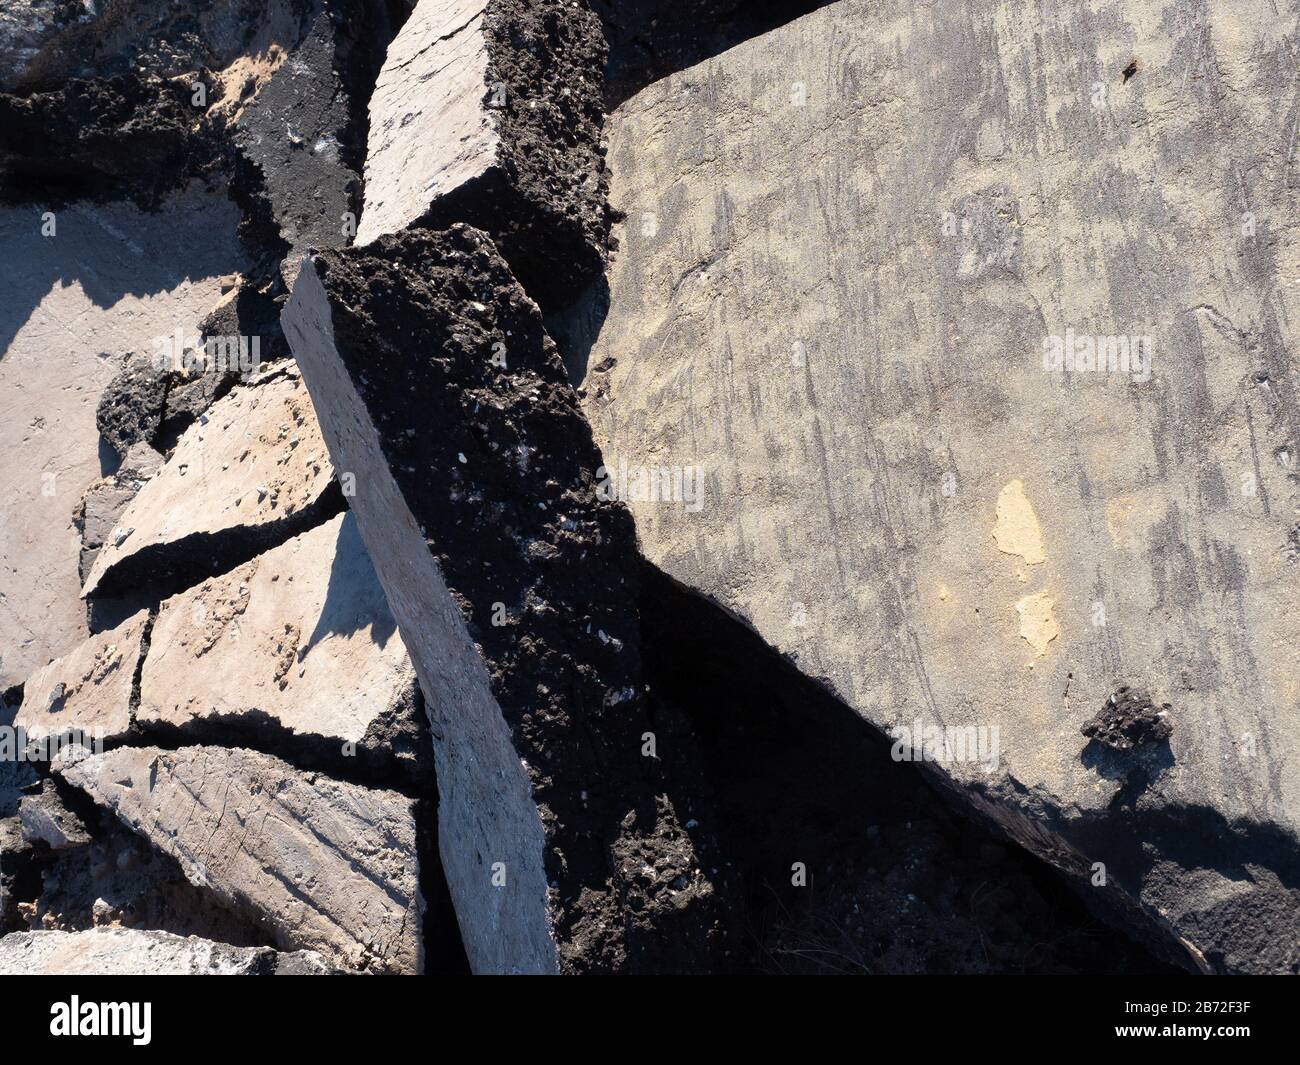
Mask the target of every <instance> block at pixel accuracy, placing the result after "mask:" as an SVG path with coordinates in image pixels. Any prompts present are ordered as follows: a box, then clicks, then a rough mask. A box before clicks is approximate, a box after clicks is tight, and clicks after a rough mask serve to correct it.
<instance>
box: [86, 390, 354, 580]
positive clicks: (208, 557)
mask: <svg viewBox="0 0 1300 1065" xmlns="http://www.w3.org/2000/svg"><path fill="white" fill-rule="evenodd" d="M332 478H333V469H332V468H331V466H330V464H329V458H328V454H327V452H326V449H325V443H324V441H323V440H322V439H321V436H320V429H319V427H318V426H317V424H316V416H315V414H314V413H313V412H312V408H311V401H310V399H309V398H308V396H307V390H306V389H305V388H304V387H303V384H302V379H301V377H300V375H299V374H298V372H297V370H296V368H294V367H293V366H284V367H280V368H277V369H273V370H269V371H267V372H265V373H264V374H262V375H259V377H257V378H255V379H254V380H253V381H252V382H250V383H249V385H248V386H247V387H243V388H239V389H236V390H235V391H234V392H232V393H231V394H230V395H228V396H226V397H225V398H224V399H222V400H220V401H219V402H218V403H216V404H214V405H213V406H212V407H211V408H210V409H209V411H208V413H207V414H206V415H205V416H204V417H202V418H200V420H199V422H198V423H197V424H195V425H193V426H191V427H190V428H189V429H188V430H187V431H186V432H185V434H184V435H183V436H182V437H181V439H180V441H179V442H178V443H177V445H176V448H175V450H174V451H173V452H172V454H171V456H170V458H169V459H168V460H167V462H166V464H165V465H164V466H163V468H162V469H161V470H160V471H159V472H158V474H157V475H156V476H154V477H153V478H152V479H151V480H150V481H148V482H147V483H146V484H145V485H144V487H143V488H141V490H140V491H139V492H138V493H137V494H136V496H135V498H134V499H132V500H131V502H130V504H129V505H128V506H127V508H126V509H125V510H124V511H123V512H122V515H121V517H120V518H119V520H118V524H117V527H116V528H115V530H114V532H113V534H112V536H111V537H110V539H109V541H108V542H107V543H105V544H104V546H103V548H102V549H101V550H100V552H99V556H98V557H97V558H96V559H95V564H94V566H93V567H92V568H91V571H90V574H89V576H88V577H87V578H86V584H85V587H84V588H83V590H82V594H83V595H86V596H91V595H113V594H118V593H120V592H122V591H124V590H126V589H130V588H133V587H136V586H149V585H152V586H157V587H161V588H163V589H164V590H167V591H172V590H175V589H177V588H183V587H186V586H187V585H189V584H191V583H194V582H195V581H196V580H201V579H203V578H204V577H206V576H209V575H210V574H212V573H220V572H222V571H223V570H225V569H228V568H229V567H230V566H232V565H236V564H238V563H240V562H243V561H245V560H246V559H248V558H249V557H251V556H253V555H255V554H257V553H259V552H261V551H264V550H266V549H267V548H269V547H272V546H274V545H275V544H277V543H281V542H283V541H284V540H286V539H288V538H289V537H291V536H294V535H296V534H297V533H299V532H301V531H302V530H304V529H307V528H310V527H312V526H313V525H316V524H318V523H319V522H320V521H322V520H323V519H324V518H327V517H329V516H330V514H332V513H334V512H336V511H337V510H338V509H340V507H341V505H342V498H341V496H340V494H339V491H338V488H337V486H335V485H333V480H332Z"/></svg>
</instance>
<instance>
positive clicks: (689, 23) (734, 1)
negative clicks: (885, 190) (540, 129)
mask: <svg viewBox="0 0 1300 1065" xmlns="http://www.w3.org/2000/svg"><path fill="white" fill-rule="evenodd" d="M830 2H831V0H590V3H591V7H592V9H593V10H594V11H595V12H596V14H598V15H599V16H600V20H601V22H602V23H603V24H604V27H605V39H606V40H607V41H608V42H609V62H608V64H607V65H606V67H605V104H606V106H607V107H608V108H609V110H611V111H612V110H613V109H614V108H615V107H617V106H618V105H619V104H620V103H622V102H623V101H624V100H626V99H627V98H628V97H629V96H632V95H634V94H635V93H637V92H639V91H640V90H641V89H644V88H645V87H646V86H647V85H649V84H650V83H651V82H653V81H658V80H659V79H660V78H664V77H667V76H668V75H669V74H672V73H674V72H675V71H678V70H684V69H685V68H686V67H689V66H694V65H695V64H696V63H701V62H703V61H704V60H706V59H708V58H710V57H711V56H715V55H717V54H718V53H720V52H725V51H726V50H727V49H728V48H733V47H735V46H736V45H738V44H740V43H741V42H742V41H746V40H748V39H749V38H751V37H757V36H758V35H759V34H762V33H767V32H768V31H769V30H774V29H776V28H777V27H778V26H783V25H785V23H787V22H790V21H791V20H793V19H796V18H799V16H801V15H806V14H808V13H809V12H810V11H816V10H817V9H818V8H819V7H825V6H826V5H827V4H828V3H830Z"/></svg>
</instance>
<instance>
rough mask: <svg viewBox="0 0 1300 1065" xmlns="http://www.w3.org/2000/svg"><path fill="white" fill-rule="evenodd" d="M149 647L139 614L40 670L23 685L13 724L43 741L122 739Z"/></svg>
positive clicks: (144, 621)
mask: <svg viewBox="0 0 1300 1065" xmlns="http://www.w3.org/2000/svg"><path fill="white" fill-rule="evenodd" d="M148 643H149V614H148V612H146V611H143V610H142V611H140V612H139V613H138V614H136V615H134V616H133V617H131V618H128V619H127V620H126V621H124V622H123V623H122V624H121V625H119V626H117V628H114V629H109V630H108V631H107V632H101V633H98V634H97V635H95V636H92V637H90V639H88V640H86V641H85V642H84V643H82V644H80V645H79V646H77V647H76V648H74V649H73V650H72V651H70V652H68V654H66V655H64V656H63V657H62V658H56V659H55V660H54V661H53V662H51V663H49V665H47V666H44V667H42V668H41V669H38V670H37V671H36V672H35V673H33V674H32V675H31V677H29V678H28V679H27V683H26V684H24V685H23V701H22V705H21V706H20V707H19V708H18V713H17V715H16V716H15V717H14V726H15V727H16V728H21V729H22V730H23V731H24V733H25V734H26V736H27V738H28V739H29V740H34V741H39V742H41V743H45V742H46V741H62V740H65V739H67V740H75V741H79V742H82V743H84V744H86V745H87V746H89V744H90V742H91V741H102V742H109V741H112V740H119V739H121V738H122V737H124V736H125V735H126V733H127V731H128V730H129V729H130V727H131V699H132V693H133V685H134V684H135V679H136V671H137V669H138V668H139V665H140V659H141V657H142V656H143V655H144V652H145V649H146V648H147V647H148Z"/></svg>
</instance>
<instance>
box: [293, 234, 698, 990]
mask: <svg viewBox="0 0 1300 1065" xmlns="http://www.w3.org/2000/svg"><path fill="white" fill-rule="evenodd" d="M283 324H284V329H285V335H286V337H288V339H289V343H290V346H291V347H292V349H293V352H294V356H295V358H296V359H297V360H298V363H299V365H300V366H302V368H303V376H304V378H305V379H306V380H307V382H308V386H309V388H310V389H311V392H312V399H313V402H314V404H315V407H316V410H317V411H318V413H319V414H320V417H321V427H322V431H323V432H324V433H325V436H326V439H327V441H328V442H329V445H330V453H331V456H332V457H333V459H334V461H335V464H336V466H337V467H338V468H339V469H340V470H341V471H346V472H347V473H351V474H354V475H355V479H356V496H355V498H353V499H352V500H351V506H352V511H353V513H355V514H356V516H357V524H358V527H359V528H360V530H361V535H362V537H363V538H364V539H365V541H366V546H367V547H368V549H369V551H370V555H371V558H372V559H373V560H374V564H375V570H376V572H377V573H378V574H379V578H380V581H381V582H382V583H383V585H384V589H385V591H386V592H387V594H388V601H389V604H390V606H391V607H392V610H393V614H394V616H395V617H396V618H397V620H398V624H399V625H400V626H401V629H402V632H403V635H404V638H405V639H406V641H407V647H408V649H409V650H410V653H411V657H412V660H413V661H414V663H415V668H416V672H417V673H418V675H419V677H420V682H421V685H422V687H423V689H424V695H425V704H426V706H427V707H428V708H429V713H430V721H431V726H432V732H433V740H434V750H435V755H436V765H437V775H438V785H439V793H440V802H439V805H438V818H439V821H438V823H439V832H438V839H439V845H440V848H441V853H442V859H443V866H444V869H445V871H446V875H447V881H448V884H449V887H450V890H451V895H452V898H453V901H454V902H455V904H456V911H457V915H458V919H459V922H460V927H461V932H462V936H463V939H464V943H465V949H466V953H467V954H468V957H469V961H470V965H471V968H472V969H473V970H474V971H475V972H512V971H513V972H555V971H557V970H560V971H565V972H586V971H632V972H637V971H682V970H686V971H694V970H699V969H701V968H707V967H708V966H709V964H710V956H711V953H712V952H714V951H715V950H716V949H717V940H718V939H719V938H720V937H719V934H718V929H717V925H718V922H719V916H720V915H719V913H718V905H717V898H716V895H715V891H714V887H713V883H712V882H711V880H710V879H709V874H708V873H706V869H705V868H702V859H700V857H699V856H698V854H697V851H696V840H697V838H705V837H704V834H703V833H702V832H699V831H698V830H697V831H696V832H695V834H694V836H692V835H690V834H688V832H687V831H686V829H684V828H683V827H682V826H683V825H685V824H686V823H687V822H689V821H692V820H693V819H694V815H695V814H696V812H697V811H696V810H695V809H693V803H694V798H693V796H692V795H691V794H690V791H689V789H686V790H684V789H682V788H680V787H678V786H677V782H676V780H675V778H674V776H673V773H674V771H675V767H676V766H677V765H679V764H680V763H681V762H682V761H684V760H686V759H687V758H688V757H689V753H688V752H687V751H678V750H674V751H673V752H671V754H669V753H668V752H665V756H664V758H663V759H662V762H661V761H660V760H659V759H657V758H651V757H646V756H644V752H643V745H644V744H645V743H646V739H645V736H646V733H647V732H649V731H650V730H651V729H652V728H653V727H654V726H653V725H652V719H651V716H650V713H649V711H648V709H647V705H646V701H645V697H644V693H643V685H642V683H641V666H640V625H639V617H638V614H637V607H636V604H637V594H636V589H637V581H638V571H637V566H638V558H637V554H636V550H635V539H634V533H633V529H632V525H631V522H630V521H629V520H628V515H627V512H626V510H625V509H624V508H623V507H620V506H618V505H617V504H613V503H610V502H606V501H601V500H599V499H598V497H597V494H596V491H595V489H596V485H595V480H594V467H595V466H596V465H598V463H599V456H598V455H597V453H596V450H595V448H594V447H593V446H592V441H591V432H590V429H589V428H588V426H587V424H586V422H585V421H584V420H583V418H582V415H581V413H580V412H579V410H578V407H577V400H576V397H575V396H574V394H573V391H572V389H571V388H570V386H569V385H568V383H567V381H566V380H565V376H564V368H563V366H562V364H561V362H560V360H559V356H558V354H557V352H556V350H555V347H554V345H553V344H552V343H551V341H550V339H549V338H548V337H547V336H546V334H545V332H544V330H543V328H542V320H541V314H540V312H539V311H538V309H537V306H536V304H535V303H533V302H532V300H530V299H529V298H528V297H527V296H526V295H525V293H524V291H523V289H522V288H521V287H520V286H519V284H518V282H516V281H515V279H514V277H513V276H512V275H511V273H510V271H509V269H508V268H507V267H506V264H505V263H504V262H503V260H502V259H501V257H500V255H499V254H498V253H497V250H496V248H495V247H494V245H493V244H492V241H491V240H490V239H489V238H488V237H487V235H486V234H484V233H482V232H481V231H478V230H475V229H472V228H470V227H467V226H455V227H453V228H452V229H450V230H447V231H443V232H437V231H430V230H418V231H409V232H406V233H403V234H401V235H399V236H397V237H384V238H380V240H379V241H377V242H376V243H375V244H374V245H372V246H370V247H367V248H364V249H349V250H347V251H343V252H325V253H322V254H320V255H318V256H316V257H315V258H314V259H309V260H307V261H306V262H304V264H303V268H302V272H301V273H300V274H299V276H298V279H297V281H296V283H295V285H294V290H293V294H292V296H291V298H290V300H289V303H288V305H287V307H286V309H285V313H284V316H283ZM494 352H495V353H496V354H498V355H499V356H501V358H500V359H499V361H497V362H494V361H493V358H492V357H493V355H494ZM684 742H685V741H684Z"/></svg>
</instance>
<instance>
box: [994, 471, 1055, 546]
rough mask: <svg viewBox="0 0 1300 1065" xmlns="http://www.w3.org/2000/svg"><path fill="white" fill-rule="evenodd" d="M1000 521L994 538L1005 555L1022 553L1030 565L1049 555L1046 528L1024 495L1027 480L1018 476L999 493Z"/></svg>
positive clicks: (998, 518) (998, 519) (998, 510)
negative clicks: (1041, 525)
mask: <svg viewBox="0 0 1300 1065" xmlns="http://www.w3.org/2000/svg"><path fill="white" fill-rule="evenodd" d="M997 515H998V517H997V523H996V524H995V525H994V526H993V539H994V541H995V542H996V543H997V545H998V550H999V551H1001V552H1002V553H1003V554H1005V555H1019V556H1020V557H1021V558H1023V559H1024V560H1025V562H1026V563H1028V564H1029V565H1031V566H1037V565H1040V564H1041V563H1042V562H1044V561H1046V559H1047V552H1046V551H1044V550H1043V531H1042V529H1041V528H1039V525H1038V516H1037V515H1036V514H1034V508H1033V507H1032V506H1031V505H1030V503H1029V497H1028V496H1026V495H1025V484H1024V482H1023V481H1021V480H1019V479H1017V480H1014V481H1012V482H1011V483H1010V484H1008V485H1006V486H1005V487H1004V488H1003V489H1002V491H1001V492H999V493H998V509H997Z"/></svg>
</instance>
